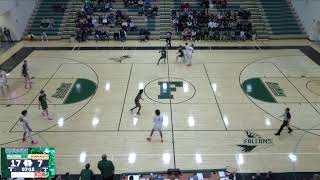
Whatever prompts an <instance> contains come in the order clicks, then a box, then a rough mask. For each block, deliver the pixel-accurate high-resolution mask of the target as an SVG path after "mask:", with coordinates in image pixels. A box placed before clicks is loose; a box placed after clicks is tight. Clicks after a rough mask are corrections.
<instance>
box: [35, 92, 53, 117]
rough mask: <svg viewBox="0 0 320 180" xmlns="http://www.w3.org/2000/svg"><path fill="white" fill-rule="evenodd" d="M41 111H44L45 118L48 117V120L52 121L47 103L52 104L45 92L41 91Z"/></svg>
mask: <svg viewBox="0 0 320 180" xmlns="http://www.w3.org/2000/svg"><path fill="white" fill-rule="evenodd" d="M38 100H39V109H40V107H41V109H42V111H43V112H42V115H43V116H47V118H48V120H52V118H51V117H49V112H48V103H47V101H49V102H51V101H50V100H49V99H48V98H47V95H46V94H45V93H44V90H41V91H40V95H39V98H38Z"/></svg>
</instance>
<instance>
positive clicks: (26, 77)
mask: <svg viewBox="0 0 320 180" xmlns="http://www.w3.org/2000/svg"><path fill="white" fill-rule="evenodd" d="M28 71H29V68H28V63H27V60H24V61H23V65H22V76H23V77H24V87H25V88H26V89H28V85H29V87H30V88H31V84H32V82H31V79H30V76H29V73H28Z"/></svg>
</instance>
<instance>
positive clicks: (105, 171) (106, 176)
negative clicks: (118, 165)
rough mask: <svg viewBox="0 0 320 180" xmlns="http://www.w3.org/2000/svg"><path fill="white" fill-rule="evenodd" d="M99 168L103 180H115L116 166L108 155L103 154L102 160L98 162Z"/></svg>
mask: <svg viewBox="0 0 320 180" xmlns="http://www.w3.org/2000/svg"><path fill="white" fill-rule="evenodd" d="M98 169H99V170H100V172H101V176H102V178H103V180H113V176H114V166H113V163H112V161H109V160H107V155H105V154H103V155H102V160H101V161H99V163H98Z"/></svg>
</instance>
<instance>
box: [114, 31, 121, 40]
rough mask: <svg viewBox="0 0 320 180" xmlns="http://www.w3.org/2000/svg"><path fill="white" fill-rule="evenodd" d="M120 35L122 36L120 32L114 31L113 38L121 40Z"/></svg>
mask: <svg viewBox="0 0 320 180" xmlns="http://www.w3.org/2000/svg"><path fill="white" fill-rule="evenodd" d="M119 36H120V35H119V32H114V33H113V39H114V40H119Z"/></svg>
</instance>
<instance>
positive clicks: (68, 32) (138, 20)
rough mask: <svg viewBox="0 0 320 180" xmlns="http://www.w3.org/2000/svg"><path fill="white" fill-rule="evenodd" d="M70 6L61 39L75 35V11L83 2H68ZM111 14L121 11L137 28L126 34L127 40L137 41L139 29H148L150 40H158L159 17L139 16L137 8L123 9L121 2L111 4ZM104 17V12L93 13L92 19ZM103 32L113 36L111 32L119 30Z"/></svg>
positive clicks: (110, 29)
mask: <svg viewBox="0 0 320 180" xmlns="http://www.w3.org/2000/svg"><path fill="white" fill-rule="evenodd" d="M70 1H71V2H70V3H71V4H70V7H69V13H68V18H67V23H66V26H65V29H64V32H63V38H69V37H70V36H74V35H75V22H74V20H75V17H76V14H77V11H79V10H80V9H81V8H82V7H83V4H84V3H83V0H70ZM112 7H113V8H112V11H111V12H112V13H113V14H115V12H116V11H117V10H121V12H122V13H123V14H125V15H128V16H129V17H130V19H131V20H132V21H133V22H134V24H135V26H136V27H137V31H135V32H130V31H129V32H128V34H127V35H128V36H127V39H138V38H139V29H141V28H144V29H148V30H149V31H150V32H151V36H150V38H152V39H159V35H160V34H159V31H158V29H157V24H158V23H159V22H160V19H159V16H155V17H154V18H147V17H146V16H144V15H142V16H140V15H139V14H138V10H137V8H134V7H130V6H128V7H124V4H123V1H119V0H117V1H115V2H113V3H112ZM100 15H101V16H104V15H105V13H104V12H94V13H93V17H94V18H95V19H97V20H98V19H99V16H100ZM101 29H103V30H107V31H108V32H110V34H113V32H116V31H117V32H118V31H119V30H120V27H114V28H110V27H107V26H102V28H101ZM90 39H94V37H93V36H91V37H90Z"/></svg>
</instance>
